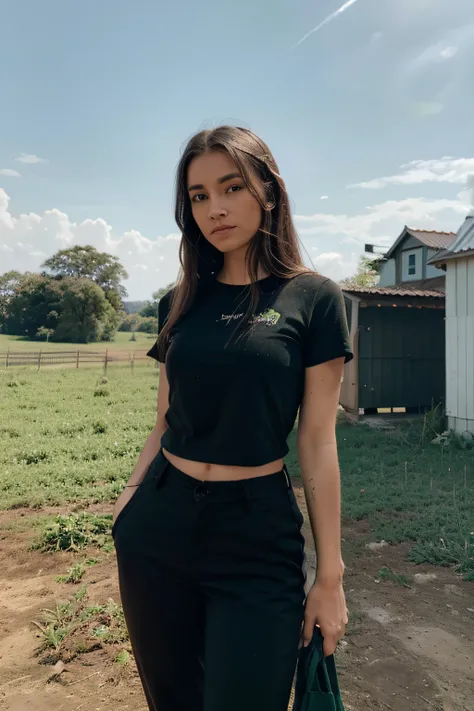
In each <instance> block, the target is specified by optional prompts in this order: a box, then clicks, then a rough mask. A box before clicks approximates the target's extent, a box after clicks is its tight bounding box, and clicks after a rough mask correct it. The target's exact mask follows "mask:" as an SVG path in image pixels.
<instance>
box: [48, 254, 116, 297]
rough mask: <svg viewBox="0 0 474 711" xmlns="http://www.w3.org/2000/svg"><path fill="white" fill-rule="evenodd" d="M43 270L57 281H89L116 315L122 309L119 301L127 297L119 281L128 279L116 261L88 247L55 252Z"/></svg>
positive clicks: (112, 257) (114, 258) (108, 255)
mask: <svg viewBox="0 0 474 711" xmlns="http://www.w3.org/2000/svg"><path fill="white" fill-rule="evenodd" d="M42 267H43V268H44V269H48V270H49V272H51V274H53V275H54V276H55V277H57V278H66V277H77V278H83V279H90V280H91V281H93V282H94V283H95V284H97V285H98V286H100V287H101V288H102V289H103V291H104V294H105V296H106V298H107V300H108V301H109V303H110V304H111V305H112V307H113V308H114V309H115V310H116V311H119V310H121V309H122V299H123V298H124V297H125V296H127V291H126V289H125V287H124V286H123V285H122V283H121V281H122V279H128V274H127V272H126V271H125V269H124V267H123V266H122V265H121V264H120V262H119V260H118V257H114V256H112V255H111V254H107V253H106V252H99V251H98V250H97V249H95V247H92V246H91V245H86V246H82V245H76V246H74V247H70V248H69V249H61V250H60V251H59V252H56V254H54V255H53V256H52V257H50V258H49V259H47V260H46V261H45V262H44V263H43V264H42Z"/></svg>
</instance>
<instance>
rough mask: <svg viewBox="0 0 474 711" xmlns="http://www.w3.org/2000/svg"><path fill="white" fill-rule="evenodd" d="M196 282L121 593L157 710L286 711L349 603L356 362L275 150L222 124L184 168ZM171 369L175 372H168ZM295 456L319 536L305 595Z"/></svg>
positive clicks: (167, 359)
mask: <svg viewBox="0 0 474 711" xmlns="http://www.w3.org/2000/svg"><path fill="white" fill-rule="evenodd" d="M176 221H177V223H178V226H179V228H180V230H181V232H182V241H181V247H180V259H181V265H182V275H181V278H180V280H179V282H178V283H177V285H176V287H175V288H174V289H172V290H171V291H170V292H169V293H168V294H166V296H164V297H163V298H162V299H161V300H160V302H159V336H158V340H157V342H156V344H155V345H154V346H153V348H152V349H151V351H150V352H149V355H150V356H152V357H154V358H156V359H157V360H158V361H159V362H160V364H161V365H160V380H159V391H158V415H157V420H156V425H155V427H154V429H153V430H152V432H151V433H150V435H149V437H148V439H147V441H146V443H145V446H144V448H143V451H142V453H141V455H140V457H139V459H138V463H137V465H136V467H135V470H134V472H133V474H132V475H131V477H130V480H129V482H128V484H127V486H126V487H125V489H124V491H123V493H122V494H121V495H120V496H119V498H118V500H117V502H116V504H115V509H114V525H113V531H112V533H113V536H114V541H115V547H116V551H117V560H118V570H119V581H120V592H121V597H122V602H123V608H124V613H125V618H126V621H127V626H128V629H129V632H130V638H131V643H132V646H133V651H134V655H135V659H136V662H137V667H138V671H139V674H140V678H141V681H142V684H143V688H144V691H145V695H146V698H147V701H148V705H149V708H150V709H153V710H154V711H158V710H159V711H243V710H244V709H245V710H246V711H257V710H258V711H284V710H286V708H287V705H288V699H289V695H290V690H291V684H292V679H293V675H294V671H295V665H296V659H297V651H298V646H299V638H300V633H301V629H302V623H303V620H304V624H303V639H304V644H306V645H307V644H308V643H309V641H310V640H311V638H312V634H313V631H314V626H315V625H316V624H317V625H318V626H319V627H320V629H321V632H322V634H323V636H324V651H325V654H327V655H329V654H331V653H332V652H334V650H335V647H336V644H337V640H338V639H339V638H340V637H341V636H342V634H343V633H344V626H345V624H346V622H347V610H346V603H345V598H344V592H343V585H342V578H343V570H344V565H343V561H342V557H341V546H340V483H339V470H338V461H337V448H336V438H335V422H336V412H337V406H338V399H339V390H340V383H341V378H342V373H343V365H344V361H347V360H349V359H350V358H351V355H352V354H351V351H350V347H349V345H348V334H347V325H346V320H345V312H344V305H343V298H342V294H341V291H340V289H339V288H338V287H337V286H336V285H335V284H333V283H332V282H331V281H329V280H328V279H325V278H323V277H321V276H319V275H318V274H315V273H314V272H310V271H309V270H308V269H306V268H305V267H304V265H303V261H302V258H301V255H300V252H299V248H298V240H297V235H296V232H295V229H294V226H293V224H292V220H291V216H290V206H289V199H288V195H287V192H286V188H285V184H284V182H283V180H282V178H281V177H280V175H279V171H278V167H277V165H276V163H275V160H274V159H273V157H272V155H271V153H270V151H269V149H268V147H267V146H266V145H265V143H264V142H263V141H262V140H261V139H260V138H258V137H257V136H256V135H255V134H253V133H252V132H251V131H248V130H247V129H243V128H235V127H229V126H222V127H220V128H217V129H215V130H213V131H202V132H200V133H198V134H197V135H196V136H194V137H193V138H192V139H191V140H190V141H189V143H188V145H187V147H186V149H185V151H184V154H183V156H182V158H181V161H180V163H179V166H178V171H177V184H176ZM164 364H166V367H165V366H164ZM298 409H299V410H300V414H299V422H298V455H299V462H300V467H301V474H302V477H303V481H304V488H305V493H306V499H307V504H308V512H309V516H310V519H311V524H312V530H313V534H314V538H315V543H316V548H317V557H318V566H317V574H316V580H315V582H314V584H313V586H312V587H311V589H310V590H309V593H308V595H307V597H306V604H304V603H305V589H304V585H305V577H304V573H303V555H304V554H303V546H304V539H303V538H302V535H301V526H302V523H303V521H302V516H301V513H300V512H299V510H298V507H297V504H296V500H295V496H294V493H293V491H292V488H291V483H290V479H289V477H288V474H287V471H286V468H285V466H284V462H283V457H284V456H285V455H286V454H287V453H288V447H287V444H286V440H287V437H288V435H289V433H290V431H291V430H292V428H293V425H294V422H295V419H296V415H297V412H298Z"/></svg>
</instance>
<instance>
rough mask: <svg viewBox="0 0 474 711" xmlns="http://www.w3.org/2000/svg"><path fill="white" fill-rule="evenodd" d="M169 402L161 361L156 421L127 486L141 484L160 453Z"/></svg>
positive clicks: (167, 386)
mask: <svg viewBox="0 0 474 711" xmlns="http://www.w3.org/2000/svg"><path fill="white" fill-rule="evenodd" d="M168 403H169V383H168V378H167V375H166V368H165V365H164V363H160V374H159V381H158V406H157V413H156V423H155V426H154V427H153V429H152V431H151V432H150V434H149V435H148V437H147V439H146V440H145V444H144V445H143V449H142V451H141V452H140V456H139V457H138V461H137V463H136V465H135V469H134V470H133V472H132V475H131V476H130V479H129V480H128V482H127V486H134V485H135V484H140V482H141V481H142V480H143V478H144V476H145V474H146V471H147V469H148V467H149V466H150V464H151V462H152V461H153V459H154V458H155V457H156V455H157V454H158V451H159V449H160V442H161V438H162V436H163V434H164V432H165V430H166V428H167V424H166V420H165V415H166V413H167V411H168Z"/></svg>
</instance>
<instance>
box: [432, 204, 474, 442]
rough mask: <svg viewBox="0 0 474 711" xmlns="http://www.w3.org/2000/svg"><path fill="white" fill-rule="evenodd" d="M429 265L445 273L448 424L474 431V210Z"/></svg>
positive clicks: (454, 427) (472, 432)
mask: <svg viewBox="0 0 474 711" xmlns="http://www.w3.org/2000/svg"><path fill="white" fill-rule="evenodd" d="M429 266H430V267H433V266H434V267H437V268H438V269H442V270H443V271H444V272H445V273H446V414H447V416H448V427H449V428H450V429H452V430H454V431H455V432H458V433H460V434H463V433H466V432H469V433H470V434H474V211H473V212H471V214H470V215H468V216H467V217H466V220H465V221H464V223H463V224H462V225H461V227H460V229H459V231H458V233H457V235H456V238H455V240H454V241H453V243H452V244H451V245H450V246H449V248H447V249H445V250H443V251H441V252H437V254H436V255H434V256H433V257H432V258H431V260H430V264H429Z"/></svg>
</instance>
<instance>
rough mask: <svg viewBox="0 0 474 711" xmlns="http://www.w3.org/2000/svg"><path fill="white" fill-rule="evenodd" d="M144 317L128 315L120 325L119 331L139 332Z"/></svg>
mask: <svg viewBox="0 0 474 711" xmlns="http://www.w3.org/2000/svg"><path fill="white" fill-rule="evenodd" d="M142 320H143V319H142V317H141V316H139V315H138V314H127V315H126V316H125V318H124V319H123V321H122V323H121V324H120V326H119V328H118V330H119V331H127V332H130V331H139V330H140V328H139V327H140V324H141V322H142Z"/></svg>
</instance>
